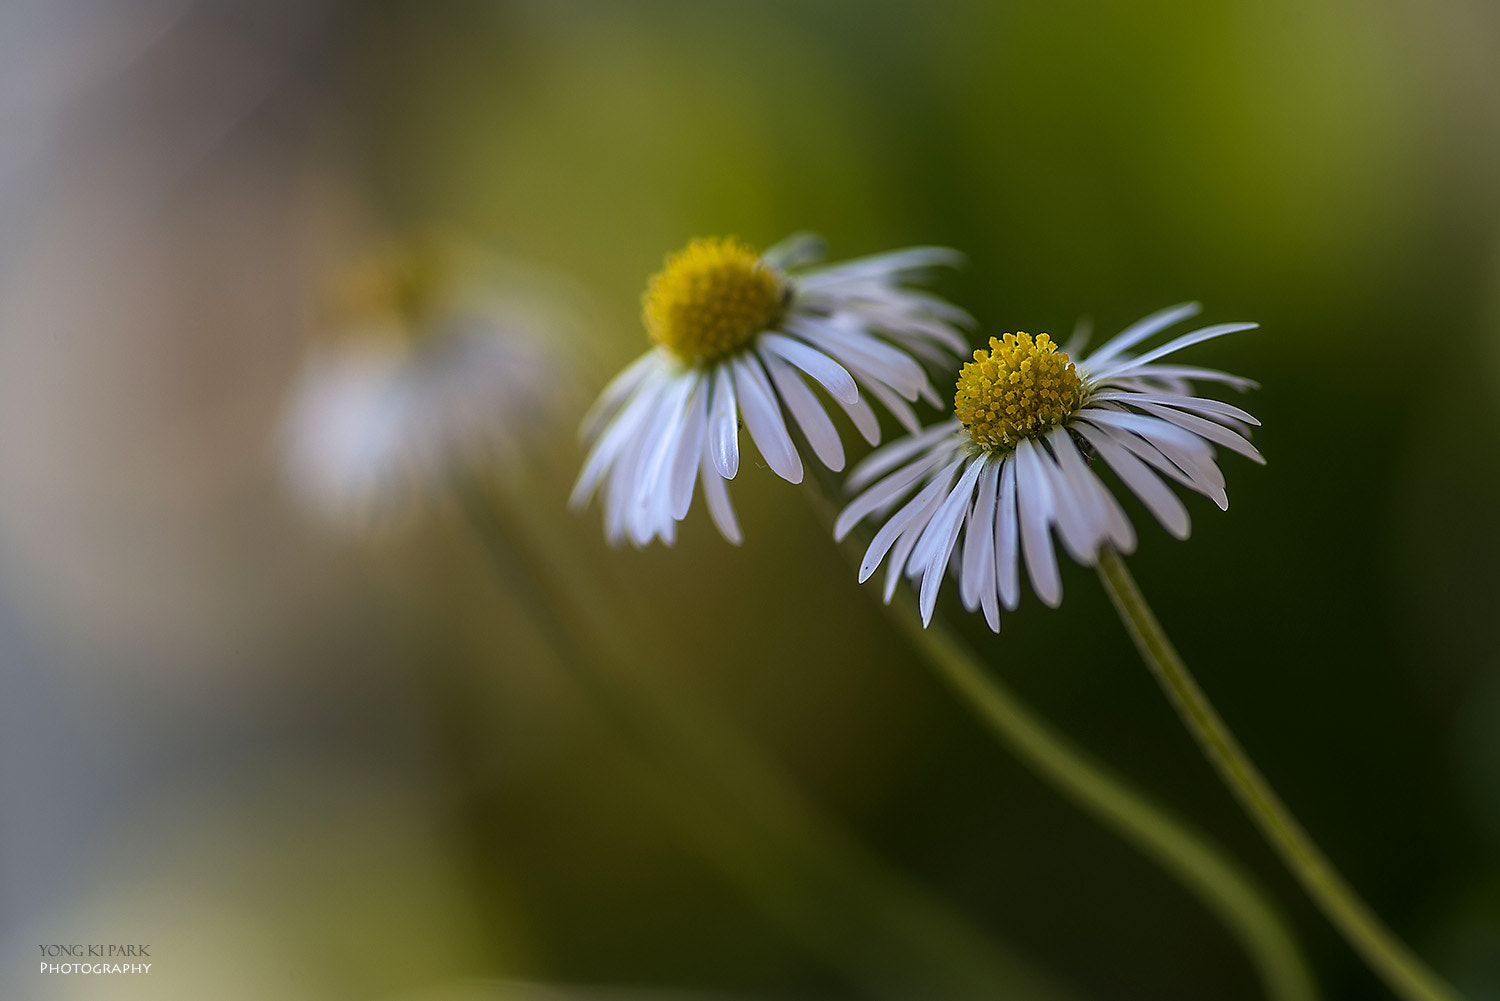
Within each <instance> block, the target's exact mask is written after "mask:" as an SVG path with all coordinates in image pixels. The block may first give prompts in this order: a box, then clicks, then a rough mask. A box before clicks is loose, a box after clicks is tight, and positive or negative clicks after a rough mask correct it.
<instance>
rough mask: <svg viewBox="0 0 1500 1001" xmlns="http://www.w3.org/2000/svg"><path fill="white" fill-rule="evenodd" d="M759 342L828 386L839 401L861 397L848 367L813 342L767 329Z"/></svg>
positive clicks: (849, 400) (851, 400)
mask: <svg viewBox="0 0 1500 1001" xmlns="http://www.w3.org/2000/svg"><path fill="white" fill-rule="evenodd" d="M760 346H761V348H762V349H765V350H769V351H771V352H773V353H775V354H777V355H779V356H780V357H782V358H783V359H785V360H786V361H789V362H791V363H792V364H793V365H795V366H797V367H798V368H800V369H801V370H802V371H804V372H806V373H807V374H808V375H810V376H812V377H813V378H814V379H816V380H817V381H818V383H819V384H820V385H822V387H823V388H824V389H826V390H828V395H829V396H832V397H833V398H834V399H835V400H838V401H839V402H840V403H855V402H857V401H858V400H859V387H858V386H856V385H855V384H854V376H852V375H850V374H849V370H848V369H846V368H844V366H842V365H840V364H839V363H838V362H836V361H834V360H833V359H832V358H830V357H828V356H827V355H826V354H824V353H823V352H821V351H819V350H818V349H817V348H815V347H813V346H812V345H811V344H807V343H804V342H803V341H799V340H795V339H794V338H791V337H788V336H786V335H785V334H778V333H776V332H775V331H767V332H766V333H764V334H761V335H760Z"/></svg>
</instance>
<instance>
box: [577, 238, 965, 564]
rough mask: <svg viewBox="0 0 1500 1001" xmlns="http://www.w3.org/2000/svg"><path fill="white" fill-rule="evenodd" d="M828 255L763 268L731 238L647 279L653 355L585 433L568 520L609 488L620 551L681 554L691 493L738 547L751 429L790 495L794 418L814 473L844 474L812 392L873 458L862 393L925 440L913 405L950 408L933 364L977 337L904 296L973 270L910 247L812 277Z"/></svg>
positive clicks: (810, 249)
mask: <svg viewBox="0 0 1500 1001" xmlns="http://www.w3.org/2000/svg"><path fill="white" fill-rule="evenodd" d="M821 253H822V249H821V244H820V243H819V242H818V241H817V240H816V239H815V238H812V237H808V236H797V237H793V238H791V239H790V240H787V241H786V242H784V243H782V244H781V245H779V246H777V247H775V248H773V249H771V250H769V251H767V252H766V253H765V254H757V253H756V252H755V251H754V250H752V249H751V248H750V247H748V246H747V245H745V244H744V243H742V242H740V241H739V240H737V239H734V238H732V237H731V238H728V239H704V240H694V241H693V242H692V243H690V244H688V246H687V248H686V249H685V250H683V251H681V252H679V253H677V254H673V255H671V256H669V257H668V258H667V261H666V267H665V269H664V270H663V271H662V272H660V273H659V274H657V275H656V276H655V277H653V278H652V279H651V282H650V285H649V286H648V288H647V290H646V294H645V296H644V319H645V324H646V329H647V331H648V332H649V333H650V335H651V338H652V340H653V341H655V342H656V346H655V347H654V348H653V349H652V350H650V351H648V352H647V353H646V354H645V355H643V356H642V357H641V358H639V359H638V360H637V361H635V362H634V363H633V364H631V365H630V366H629V367H628V368H626V369H625V371H624V372H622V373H621V374H620V375H619V376H618V377H616V378H615V380H614V381H613V382H611V383H610V384H609V386H608V387H606V388H605V390H604V392H603V393H602V394H600V396H599V400H598V402H596V403H595V404H594V406H593V408H592V410H591V411H590V412H589V414H588V416H587V417H585V418H584V422H583V435H584V438H585V440H586V441H588V442H590V443H591V445H592V447H591V449H590V451H589V455H588V458H587V459H586V460H585V461H584V465H583V471H582V472H581V473H580V474H579V477H578V483H577V485H576V486H575V487H574V489H573V496H572V505H573V507H574V509H575V510H577V509H581V508H582V507H584V506H585V505H586V504H587V503H588V501H589V499H590V498H591V497H592V496H593V494H594V493H595V491H597V490H600V489H601V488H602V491H603V495H604V526H605V534H606V536H607V537H608V539H609V541H610V543H611V544H614V545H618V544H620V543H622V542H624V541H625V540H626V539H629V540H630V541H631V542H632V543H633V544H635V545H636V546H645V545H647V544H649V543H650V542H651V541H652V540H653V539H657V538H660V539H661V540H662V541H663V542H664V543H666V544H667V545H671V544H672V542H673V540H674V539H675V537H676V525H677V522H679V521H681V520H682V519H683V518H685V517H686V516H687V512H688V508H689V507H690V506H691V505H692V500H693V491H694V482H695V480H700V481H701V482H702V483H703V493H704V495H705V496H706V497H707V499H708V510H709V514H710V515H711V516H712V517H713V520H714V524H715V525H717V526H718V528H719V531H720V533H722V534H723V536H724V537H725V538H726V539H728V540H729V541H730V542H732V543H736V544H738V543H739V542H740V540H741V535H740V528H739V524H738V522H737V521H736V519H735V515H734V509H733V508H732V507H731V506H730V503H729V492H728V490H727V489H726V488H725V486H724V481H725V480H731V479H733V478H734V476H735V474H736V473H737V472H738V471H739V467H740V445H739V425H740V420H741V418H743V420H744V424H745V426H746V428H748V429H749V432H750V438H751V440H752V441H754V443H755V446H756V448H757V449H759V451H760V454H761V456H762V457H763V458H764V459H765V461H766V465H768V466H770V467H771V469H772V470H773V471H775V472H776V474H777V475H779V476H781V477H782V478H783V479H786V480H789V481H791V482H792V483H800V482H801V480H802V457H801V455H799V454H798V451H797V447H796V445H795V444H793V441H792V436H791V435H790V434H789V433H788V425H787V422H786V420H784V419H783V416H782V407H783V406H784V407H785V408H786V410H787V411H788V412H789V413H790V414H791V416H792V418H793V419H794V420H795V421H796V424H797V427H799V428H800V429H801V431H802V434H803V436H804V437H805V438H806V439H807V442H808V444H809V445H811V447H812V450H813V452H814V454H815V455H817V457H818V459H819V460H820V461H821V462H823V463H824V464H825V465H826V466H828V467H829V468H830V469H835V470H839V469H842V468H843V466H844V446H843V443H842V441H841V440H840V438H839V434H838V431H837V430H836V429H835V428H834V425H833V421H832V420H831V419H829V416H828V413H827V411H826V410H825V409H824V406H823V404H822V403H821V402H820V401H819V400H818V398H817V396H816V395H815V394H814V393H813V391H812V389H811V388H810V387H809V386H808V384H807V383H806V382H805V381H804V379H805V378H811V379H812V380H813V381H814V382H816V383H817V384H819V385H821V386H822V387H823V389H824V390H825V391H827V393H828V395H829V396H830V397H832V398H833V399H834V401H835V402H837V403H838V404H839V406H840V407H842V408H843V410H844V412H845V413H847V414H848V415H849V418H850V419H851V420H852V421H853V423H854V426H855V427H856V428H858V429H859V431H860V433H861V434H862V435H864V437H865V439H866V440H867V441H869V442H870V443H871V444H872V445H873V444H877V443H878V442H879V441H880V426H879V423H878V421H877V420H876V416H875V411H874V409H873V408H871V406H870V404H869V402H868V400H867V399H866V398H865V396H864V395H863V394H862V391H864V392H867V393H868V394H869V396H871V397H873V398H874V399H875V400H876V401H878V402H879V403H880V404H882V405H883V406H884V407H885V408H886V409H888V410H889V411H890V412H891V413H892V414H894V415H895V417H896V418H897V420H899V421H900V422H901V423H902V424H903V425H904V426H906V427H907V428H908V429H910V430H911V431H913V432H915V431H917V430H918V429H919V428H920V426H921V425H920V424H919V423H918V421H917V416H916V414H915V412H914V411H913V410H912V408H911V406H910V404H911V403H913V402H915V401H916V400H917V399H919V398H920V399H925V400H927V401H928V402H929V403H931V404H932V405H934V406H940V405H941V404H940V402H939V398H938V396H937V394H936V392H935V391H934V390H933V388H932V385H931V384H930V383H929V382H928V380H927V374H926V372H925V371H924V370H923V367H922V364H921V360H928V361H932V362H934V363H940V364H951V362H952V359H953V358H954V357H962V355H963V354H964V352H965V350H966V344H965V340H964V338H963V337H962V336H961V335H960V334H959V332H958V330H957V329H956V328H957V327H958V326H962V325H965V324H968V323H969V322H971V321H970V319H969V316H968V314H966V313H964V312H963V310H961V309H958V308H957V307H956V306H953V305H950V304H949V303H947V302H944V301H943V300H941V299H939V298H937V297H935V296H933V295H931V294H929V293H926V292H922V291H918V290H916V289H912V288H909V287H907V284H908V283H909V282H912V281H914V280H916V279H918V278H919V277H920V276H921V275H922V274H923V273H924V272H925V271H926V270H927V269H929V268H931V267H933V266H934V265H944V264H946V265H953V264H957V263H959V262H960V261H961V260H962V257H961V256H960V255H959V254H958V253H957V252H956V251H952V250H947V249H945V248H941V247H912V248H908V249H906V250H897V251H894V252H891V253H887V254H878V255H876V256H873V257H865V258H861V259H859V260H854V261H849V262H846V263H843V264H836V265H831V266H825V267H818V268H806V267H804V265H807V264H809V263H811V262H812V261H814V260H816V259H817V258H819V257H820V256H821ZM919 359H920V360H919Z"/></svg>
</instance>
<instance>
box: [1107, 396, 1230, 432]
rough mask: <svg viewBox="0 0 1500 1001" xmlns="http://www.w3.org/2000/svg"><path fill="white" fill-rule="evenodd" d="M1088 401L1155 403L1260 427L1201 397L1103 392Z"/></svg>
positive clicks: (1136, 403) (1128, 403)
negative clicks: (1228, 418)
mask: <svg viewBox="0 0 1500 1001" xmlns="http://www.w3.org/2000/svg"><path fill="white" fill-rule="evenodd" d="M1089 400H1090V402H1092V401H1095V400H1101V401H1114V402H1118V403H1124V404H1127V405H1129V406H1132V407H1133V406H1136V405H1138V404H1139V403H1157V404H1160V405H1162V406H1166V407H1176V408H1177V409H1178V410H1187V411H1191V412H1193V413H1200V414H1217V415H1220V416H1223V417H1232V418H1234V419H1235V420H1237V421H1244V422H1245V423H1246V424H1252V425H1254V426H1256V427H1259V426H1260V421H1258V420H1256V419H1255V417H1254V416H1252V415H1251V414H1248V413H1246V412H1245V411H1243V410H1241V409H1240V408H1239V407H1236V406H1234V405H1233V404H1230V403H1224V402H1222V401H1220V400H1210V399H1207V398H1205V397H1202V396H1179V395H1177V394H1174V393H1138V392H1119V391H1105V392H1102V393H1093V394H1090V396H1089Z"/></svg>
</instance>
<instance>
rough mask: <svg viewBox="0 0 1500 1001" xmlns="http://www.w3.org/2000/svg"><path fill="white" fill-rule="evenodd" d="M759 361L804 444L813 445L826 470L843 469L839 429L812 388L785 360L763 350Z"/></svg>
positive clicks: (842, 451)
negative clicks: (798, 428) (797, 428)
mask: <svg viewBox="0 0 1500 1001" xmlns="http://www.w3.org/2000/svg"><path fill="white" fill-rule="evenodd" d="M761 360H762V361H763V362H765V365H766V372H767V373H768V374H769V375H770V376H771V381H772V382H773V383H775V385H776V391H777V392H778V393H780V394H781V401H782V402H783V403H785V404H786V408H787V409H788V410H790V411H791V412H792V417H794V418H795V419H796V421H797V426H798V427H800V428H801V429H802V433H803V434H804V435H805V436H806V437H807V443H808V444H809V445H811V446H812V450H813V452H814V453H816V454H817V456H818V458H819V459H821V460H822V461H823V465H825V466H827V467H828V468H829V469H832V470H834V471H835V472H837V471H838V470H841V469H843V468H844V443H843V441H842V440H841V439H840V438H839V432H838V428H835V427H834V426H833V421H831V420H829V418H828V412H827V411H825V410H824V409H823V404H821V403H819V402H818V398H817V397H816V396H814V395H813V391H812V390H810V389H808V388H807V383H805V382H803V381H802V377H801V376H800V375H798V374H797V372H796V370H795V369H793V368H792V367H791V366H790V365H788V364H787V363H786V362H784V361H782V360H781V359H780V358H778V357H776V355H774V354H772V353H771V352H770V351H764V350H763V351H761Z"/></svg>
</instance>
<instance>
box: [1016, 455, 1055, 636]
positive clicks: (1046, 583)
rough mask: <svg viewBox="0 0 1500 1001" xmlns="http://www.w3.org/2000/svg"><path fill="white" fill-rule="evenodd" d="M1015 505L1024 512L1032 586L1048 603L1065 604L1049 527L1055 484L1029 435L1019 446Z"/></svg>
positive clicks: (1024, 539)
mask: <svg viewBox="0 0 1500 1001" xmlns="http://www.w3.org/2000/svg"><path fill="white" fill-rule="evenodd" d="M1016 466H1017V468H1016V504H1017V507H1018V508H1019V509H1020V513H1021V555H1022V556H1024V557H1025V558H1026V573H1027V576H1029V577H1030V578H1031V589H1032V590H1033V591H1035V592H1036V596H1037V597H1038V598H1040V599H1041V600H1042V602H1043V603H1044V604H1046V605H1049V606H1051V607H1053V608H1056V607H1057V606H1058V605H1060V604H1062V578H1061V577H1059V576H1058V572H1057V554H1056V553H1054V552H1053V551H1052V540H1051V537H1050V536H1049V534H1048V531H1047V526H1048V524H1049V523H1050V522H1051V521H1052V519H1053V500H1052V489H1051V487H1052V484H1051V481H1050V479H1049V478H1048V476H1047V471H1046V470H1045V469H1043V468H1042V460H1041V457H1040V456H1038V455H1037V449H1036V446H1035V445H1033V444H1032V443H1031V439H1030V438H1022V439H1021V444H1020V445H1018V446H1016Z"/></svg>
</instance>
